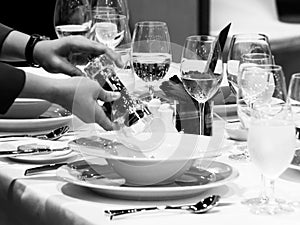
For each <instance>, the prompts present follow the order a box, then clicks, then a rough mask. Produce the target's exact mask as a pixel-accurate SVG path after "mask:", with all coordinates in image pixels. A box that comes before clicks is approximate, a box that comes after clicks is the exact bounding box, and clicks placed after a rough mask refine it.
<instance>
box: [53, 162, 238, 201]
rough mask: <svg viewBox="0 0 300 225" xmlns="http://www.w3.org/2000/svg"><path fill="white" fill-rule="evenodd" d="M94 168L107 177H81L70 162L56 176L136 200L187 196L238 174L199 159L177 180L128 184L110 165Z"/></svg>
mask: <svg viewBox="0 0 300 225" xmlns="http://www.w3.org/2000/svg"><path fill="white" fill-rule="evenodd" d="M96 167H98V169H97V168H96ZM91 168H96V169H95V170H96V171H102V172H101V174H102V175H103V176H104V178H99V179H96V178H94V179H81V178H80V177H81V176H80V175H79V174H78V171H74V169H70V167H69V166H67V165H66V166H62V167H60V168H59V169H58V170H57V172H56V175H57V176H58V177H59V178H61V179H63V180H65V181H67V182H69V183H71V184H74V185H78V186H81V187H84V188H88V189H90V190H92V191H94V192H95V193H97V194H99V195H104V196H110V197H112V198H118V199H120V198H121V199H133V200H165V199H178V198H186V197H189V196H194V195H197V194H199V193H202V192H204V191H206V190H208V189H212V188H216V187H220V186H222V185H226V184H228V183H230V182H232V181H233V180H235V179H236V178H237V177H238V176H239V173H238V171H237V170H236V169H235V168H233V167H231V166H230V165H227V164H225V163H221V162H217V161H199V162H198V163H196V164H195V165H194V166H193V167H191V168H190V169H189V170H188V171H187V172H186V173H185V174H183V175H182V177H180V178H178V179H177V180H176V181H175V182H174V183H171V184H168V185H160V186H159V185H158V186H129V185H127V184H126V181H125V179H123V178H121V177H119V176H118V175H116V173H114V171H113V170H112V169H111V168H110V167H109V166H108V165H99V164H98V165H92V164H91Z"/></svg>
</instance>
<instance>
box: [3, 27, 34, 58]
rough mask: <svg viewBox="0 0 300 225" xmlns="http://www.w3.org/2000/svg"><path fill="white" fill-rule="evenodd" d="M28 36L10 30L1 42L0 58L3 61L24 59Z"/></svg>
mask: <svg viewBox="0 0 300 225" xmlns="http://www.w3.org/2000/svg"><path fill="white" fill-rule="evenodd" d="M29 38H30V36H29V35H27V34H24V33H21V32H19V31H15V30H14V31H12V32H10V33H9V34H8V36H7V37H6V39H5V41H4V42H3V46H2V50H1V54H0V59H1V60H4V61H16V60H18V61H23V60H24V61H25V47H26V44H27V42H28V40H29Z"/></svg>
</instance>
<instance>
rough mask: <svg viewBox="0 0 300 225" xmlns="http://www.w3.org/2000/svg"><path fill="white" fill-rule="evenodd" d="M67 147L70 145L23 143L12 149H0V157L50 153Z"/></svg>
mask: <svg viewBox="0 0 300 225" xmlns="http://www.w3.org/2000/svg"><path fill="white" fill-rule="evenodd" d="M69 149H70V147H63V148H50V147H49V146H47V145H40V144H25V145H20V146H18V148H17V149H14V150H6V151H0V158H2V157H13V156H28V155H41V154H50V153H52V152H58V151H65V150H69Z"/></svg>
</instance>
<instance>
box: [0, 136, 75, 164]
mask: <svg viewBox="0 0 300 225" xmlns="http://www.w3.org/2000/svg"><path fill="white" fill-rule="evenodd" d="M31 143H36V144H41V145H46V146H49V147H50V148H64V147H67V146H68V144H67V143H66V142H58V141H47V140H38V139H36V138H20V139H19V140H18V141H10V142H4V143H1V142H0V149H1V150H2V151H5V150H13V149H17V147H18V146H19V145H24V144H31ZM1 150H0V151H1ZM77 156H78V153H76V152H74V151H73V150H71V149H68V150H64V151H57V152H53V153H50V154H45V155H28V156H14V157H8V158H9V159H11V160H13V161H17V162H22V163H34V164H44V163H58V162H62V161H65V160H68V159H71V158H72V159H73V158H75V157H77Z"/></svg>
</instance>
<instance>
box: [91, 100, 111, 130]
mask: <svg viewBox="0 0 300 225" xmlns="http://www.w3.org/2000/svg"><path fill="white" fill-rule="evenodd" d="M95 122H96V123H98V124H99V125H100V126H101V127H103V128H104V129H105V130H114V129H115V127H116V125H115V124H114V123H113V122H112V121H111V120H110V119H109V118H107V116H106V114H105V112H104V111H103V109H102V108H101V106H100V105H98V104H96V107H95Z"/></svg>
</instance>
